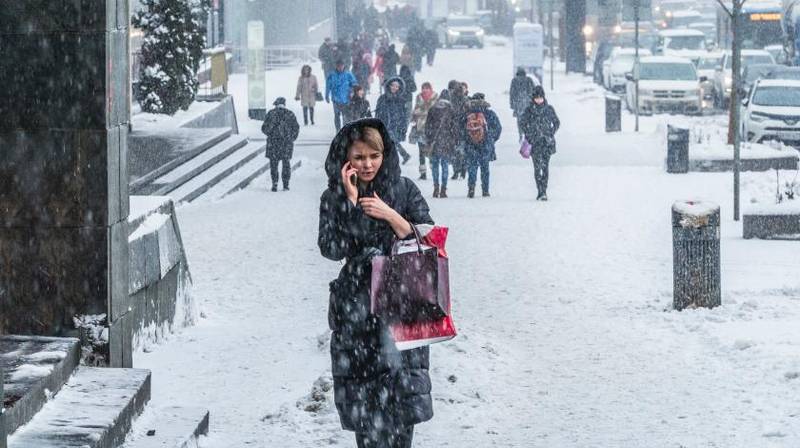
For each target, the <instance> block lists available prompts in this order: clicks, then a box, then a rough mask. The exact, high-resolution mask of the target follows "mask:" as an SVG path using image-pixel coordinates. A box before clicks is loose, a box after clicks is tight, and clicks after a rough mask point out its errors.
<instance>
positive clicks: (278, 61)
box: [264, 45, 319, 70]
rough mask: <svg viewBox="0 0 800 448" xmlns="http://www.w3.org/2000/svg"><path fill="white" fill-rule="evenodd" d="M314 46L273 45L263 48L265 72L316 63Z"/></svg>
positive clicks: (315, 47)
mask: <svg viewBox="0 0 800 448" xmlns="http://www.w3.org/2000/svg"><path fill="white" fill-rule="evenodd" d="M317 49H318V47H317V46H315V45H275V46H267V47H265V48H264V51H265V52H266V60H267V64H266V65H267V70H276V69H281V68H290V67H296V66H298V65H300V64H311V63H316V62H318V60H319V59H318V58H317Z"/></svg>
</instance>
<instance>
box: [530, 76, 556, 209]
mask: <svg viewBox="0 0 800 448" xmlns="http://www.w3.org/2000/svg"><path fill="white" fill-rule="evenodd" d="M521 125H522V132H523V133H524V134H525V138H526V139H527V140H528V142H529V143H530V144H531V159H533V171H534V178H535V179H536V189H537V190H538V192H539V194H538V195H537V196H536V200H537V201H546V200H547V183H548V181H549V180H550V157H551V156H552V155H553V154H555V153H556V137H555V135H556V132H557V131H558V128H559V127H560V126H561V121H559V119H558V115H556V111H555V109H553V106H551V105H550V104H549V103H548V102H547V99H546V98H545V96H544V89H543V88H542V86H536V87H535V88H534V89H533V100H532V101H531V103H530V104H529V106H528V108H527V109H525V112H524V113H523V115H522V120H521Z"/></svg>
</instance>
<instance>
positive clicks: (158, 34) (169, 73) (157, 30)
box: [132, 0, 210, 115]
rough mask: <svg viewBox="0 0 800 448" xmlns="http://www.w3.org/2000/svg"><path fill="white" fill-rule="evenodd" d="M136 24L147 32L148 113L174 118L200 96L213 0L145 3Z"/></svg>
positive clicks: (144, 87) (140, 96)
mask: <svg viewBox="0 0 800 448" xmlns="http://www.w3.org/2000/svg"><path fill="white" fill-rule="evenodd" d="M142 6H143V8H142V9H141V10H139V11H137V12H136V13H135V14H134V16H133V19H132V23H133V25H134V26H135V27H137V28H139V29H141V30H142V31H143V32H144V35H145V36H144V39H143V43H142V53H141V66H140V69H139V85H138V86H137V89H136V92H135V93H134V94H135V96H136V99H137V100H138V101H139V104H140V105H141V106H142V110H143V111H145V112H151V113H159V114H167V115H172V114H174V113H175V112H177V111H178V110H179V109H183V110H186V109H188V108H189V105H191V104H192V102H193V101H194V97H195V95H196V94H197V87H198V81H197V70H198V68H199V67H200V62H201V61H202V58H203V48H204V47H205V41H206V38H205V35H206V25H205V24H206V18H207V16H208V11H209V7H210V0H143V1H142Z"/></svg>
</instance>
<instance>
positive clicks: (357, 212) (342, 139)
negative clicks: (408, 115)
mask: <svg viewBox="0 0 800 448" xmlns="http://www.w3.org/2000/svg"><path fill="white" fill-rule="evenodd" d="M393 145H394V141H393V139H392V138H391V137H390V135H389V131H388V130H387V129H386V127H385V126H384V125H383V123H382V122H380V121H379V120H376V119H364V120H359V121H356V122H353V123H349V124H347V125H346V126H345V127H344V128H342V130H341V131H340V132H339V133H338V134H337V135H336V138H334V140H333V143H332V144H331V147H330V152H329V153H328V158H327V160H326V161H325V171H326V172H327V174H328V188H327V189H326V190H325V192H324V193H323V194H322V197H321V199H320V213H319V236H318V245H319V249H320V252H321V253H322V255H323V256H324V257H325V258H328V259H330V260H334V261H341V260H345V265H344V267H342V269H341V271H340V273H339V276H338V278H337V279H336V280H334V281H333V282H331V283H330V305H329V308H328V323H329V326H330V329H331V330H332V332H333V333H332V335H331V347H330V352H331V365H332V375H333V387H334V394H333V395H334V401H335V404H336V409H337V411H338V413H339V420H340V422H341V424H342V428H344V429H345V430H349V431H354V432H355V433H356V443H357V445H358V447H362V448H366V447H382V448H410V447H411V445H412V438H413V434H414V425H416V424H419V423H422V422H425V421H428V420H430V419H431V418H433V401H432V400H431V380H430V376H429V374H428V371H429V369H430V351H429V348H428V347H427V346H426V347H421V348H416V349H412V350H405V351H402V352H401V351H398V350H397V348H396V346H395V344H394V341H393V339H392V336H391V333H390V332H389V329H388V326H387V324H386V323H385V322H384V321H383V320H381V319H379V318H378V317H376V316H374V315H372V314H371V313H370V272H371V260H372V257H373V256H375V255H380V254H389V253H391V250H392V245H393V243H394V242H395V241H396V240H397V239H398V238H399V239H406V238H409V237H412V238H413V230H412V228H411V226H412V225H418V224H433V219H432V218H431V216H430V213H429V208H428V204H427V203H426V202H425V199H424V198H423V197H422V194H421V193H420V191H419V189H418V188H417V186H416V185H414V183H413V182H412V181H411V180H410V179H407V178H404V177H401V174H400V163H399V161H398V157H397V153H396V152H395V149H394V148H393Z"/></svg>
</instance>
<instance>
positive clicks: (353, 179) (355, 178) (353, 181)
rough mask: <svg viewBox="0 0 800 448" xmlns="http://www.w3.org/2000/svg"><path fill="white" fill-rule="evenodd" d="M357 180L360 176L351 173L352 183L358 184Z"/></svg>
mask: <svg viewBox="0 0 800 448" xmlns="http://www.w3.org/2000/svg"><path fill="white" fill-rule="evenodd" d="M357 181H358V176H357V175H355V174H351V175H350V183H351V184H353V185H356V182H357Z"/></svg>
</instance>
